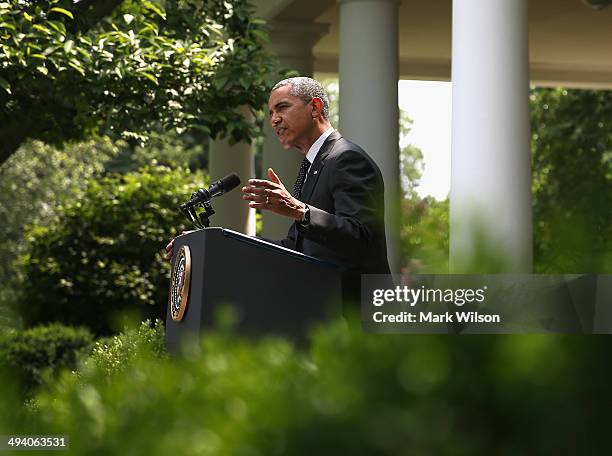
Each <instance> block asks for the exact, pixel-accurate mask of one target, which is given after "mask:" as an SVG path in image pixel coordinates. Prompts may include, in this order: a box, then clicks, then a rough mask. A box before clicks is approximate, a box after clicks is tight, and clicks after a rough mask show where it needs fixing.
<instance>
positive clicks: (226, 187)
mask: <svg viewBox="0 0 612 456" xmlns="http://www.w3.org/2000/svg"><path fill="white" fill-rule="evenodd" d="M239 185H240V178H239V177H238V174H236V173H231V174H228V175H227V176H225V177H224V178H223V179H221V187H222V188H223V193H227V192H229V191H230V190H233V189H235V188H236V187H238V186H239Z"/></svg>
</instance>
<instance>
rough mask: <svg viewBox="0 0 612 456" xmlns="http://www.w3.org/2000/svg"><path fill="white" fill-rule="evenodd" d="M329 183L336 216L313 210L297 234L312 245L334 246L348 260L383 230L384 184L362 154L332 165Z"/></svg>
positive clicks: (347, 155) (345, 154) (348, 155)
mask: <svg viewBox="0 0 612 456" xmlns="http://www.w3.org/2000/svg"><path fill="white" fill-rule="evenodd" d="M331 165H332V169H331V173H330V175H331V176H332V178H331V179H329V180H328V183H327V184H328V186H329V191H330V192H331V195H332V198H333V202H334V213H333V214H332V213H329V212H326V211H324V210H322V209H319V208H317V207H314V206H312V205H310V204H309V207H310V223H309V224H308V225H306V226H303V225H300V224H297V225H296V227H297V230H299V232H300V233H301V234H302V235H303V236H304V237H305V238H308V239H310V240H312V241H315V242H318V243H320V244H324V245H334V246H335V248H338V249H341V250H342V251H343V252H344V253H345V254H347V255H349V256H354V255H359V249H363V248H364V247H367V246H370V245H371V242H373V240H374V238H375V230H376V229H377V227H381V226H384V221H383V220H382V217H383V214H384V209H383V208H382V205H383V204H384V203H383V201H384V199H383V192H384V188H383V182H382V177H381V175H380V172H379V171H378V169H377V168H375V165H373V163H372V162H370V161H369V160H368V159H367V158H366V157H365V156H364V155H363V154H361V153H359V152H356V151H351V150H347V151H344V152H343V153H342V154H340V155H339V156H338V157H337V158H336V159H335V160H333V161H332V163H331Z"/></svg>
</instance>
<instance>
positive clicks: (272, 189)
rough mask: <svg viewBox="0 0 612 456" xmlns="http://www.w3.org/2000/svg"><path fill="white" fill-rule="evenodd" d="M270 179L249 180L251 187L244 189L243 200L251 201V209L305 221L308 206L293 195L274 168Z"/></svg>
mask: <svg viewBox="0 0 612 456" xmlns="http://www.w3.org/2000/svg"><path fill="white" fill-rule="evenodd" d="M268 178H269V179H270V180H263V179H249V185H247V186H245V187H242V193H243V195H242V199H244V200H248V201H250V203H249V207H254V208H255V209H265V210H268V211H272V212H274V213H276V214H278V215H283V216H285V217H291V218H293V219H295V220H298V221H303V220H304V214H306V205H305V204H304V203H302V202H301V201H299V200H297V199H295V198H294V197H293V195H291V193H290V192H289V191H288V190H287V189H286V188H285V186H284V185H283V183H282V182H281V180H280V179H279V177H278V176H277V175H276V173H275V172H274V170H273V169H272V168H268Z"/></svg>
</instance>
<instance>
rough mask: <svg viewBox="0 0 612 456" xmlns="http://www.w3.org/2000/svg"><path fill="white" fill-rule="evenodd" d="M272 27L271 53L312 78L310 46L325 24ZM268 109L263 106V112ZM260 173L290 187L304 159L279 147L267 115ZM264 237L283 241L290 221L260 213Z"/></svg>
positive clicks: (284, 24)
mask: <svg viewBox="0 0 612 456" xmlns="http://www.w3.org/2000/svg"><path fill="white" fill-rule="evenodd" d="M270 25H271V37H270V38H271V39H270V46H269V47H270V50H271V51H272V52H273V53H274V54H275V55H276V56H277V57H278V59H279V60H280V62H281V64H282V65H284V66H288V67H290V68H292V69H294V70H296V71H298V72H299V74H300V76H309V77H312V75H313V69H314V56H313V55H312V47H313V46H314V45H315V44H316V42H317V41H318V40H319V39H320V38H321V37H322V36H323V35H324V34H325V33H327V30H328V28H329V26H328V25H326V24H313V23H306V24H302V23H294V22H292V23H277V22H273V23H271V24H270ZM267 111H268V109H267V106H266V113H267ZM264 134H265V137H264V144H263V172H264V178H265V173H266V170H267V169H268V168H274V170H275V171H276V173H277V174H278V175H279V177H280V178H281V180H282V181H283V183H284V184H285V187H287V188H288V189H289V190H291V189H292V188H293V184H294V183H295V179H296V177H297V172H298V169H299V167H300V163H301V162H302V160H303V158H304V156H303V155H302V154H300V153H299V152H298V151H297V150H296V149H290V150H285V149H283V148H282V147H281V145H280V142H279V141H278V138H277V137H276V134H275V133H274V130H273V129H272V127H271V126H270V122H269V118H268V117H267V116H266V120H265V122H264ZM262 223H263V226H262V231H263V233H262V234H263V236H264V237H266V238H268V239H282V238H284V237H285V236H286V235H287V231H288V230H289V226H290V225H291V223H292V220H290V219H288V218H287V217H281V216H279V215H276V214H273V213H271V212H269V211H263V221H262Z"/></svg>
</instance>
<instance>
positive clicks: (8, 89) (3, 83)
mask: <svg viewBox="0 0 612 456" xmlns="http://www.w3.org/2000/svg"><path fill="white" fill-rule="evenodd" d="M0 87H2V88H3V89H4V90H5V91H6V93H8V94H9V95H12V93H11V85H10V84H9V82H8V81H7V80H6V79H4V78H0Z"/></svg>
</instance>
